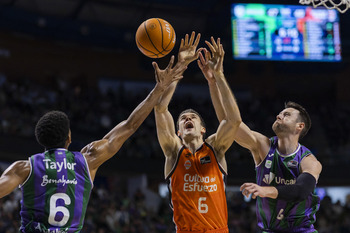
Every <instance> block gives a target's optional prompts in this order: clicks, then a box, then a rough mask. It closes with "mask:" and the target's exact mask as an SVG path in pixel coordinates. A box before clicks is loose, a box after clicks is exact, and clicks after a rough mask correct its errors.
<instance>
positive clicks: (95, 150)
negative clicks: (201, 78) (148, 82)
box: [81, 56, 186, 178]
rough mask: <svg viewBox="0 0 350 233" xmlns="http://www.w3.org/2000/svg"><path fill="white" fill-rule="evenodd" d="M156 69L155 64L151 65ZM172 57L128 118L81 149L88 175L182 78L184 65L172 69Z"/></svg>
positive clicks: (115, 151) (118, 147)
mask: <svg viewBox="0 0 350 233" xmlns="http://www.w3.org/2000/svg"><path fill="white" fill-rule="evenodd" d="M152 64H153V66H154V67H157V68H158V65H157V63H155V62H154V63H152ZM173 64H174V56H172V57H171V59H170V62H169V65H168V67H167V68H166V69H165V70H160V69H159V68H158V72H156V75H155V76H156V81H157V83H156V85H155V87H154V88H153V90H152V91H151V92H150V93H149V95H148V96H147V97H146V99H145V100H143V101H142V102H141V103H140V104H139V105H138V106H137V107H136V108H135V110H134V111H133V112H132V113H131V114H130V116H129V117H128V118H127V119H126V120H124V121H122V122H120V123H119V124H118V125H117V126H115V127H114V128H113V129H112V130H111V131H110V132H109V133H108V134H106V135H105V136H104V137H103V139H101V140H99V141H95V142H92V143H90V144H89V145H87V146H86V147H84V148H83V149H82V151H81V152H82V153H83V154H84V155H85V157H86V158H87V161H88V164H89V168H90V173H91V175H92V177H93V178H94V175H95V173H96V171H97V168H98V167H99V166H100V165H101V164H102V163H103V162H105V161H106V160H108V159H110V158H111V157H112V156H113V155H115V154H116V153H117V152H118V151H119V149H120V148H121V146H122V145H123V143H124V142H125V141H126V140H127V139H128V138H129V137H130V136H131V135H132V134H133V133H134V132H135V131H136V130H137V129H138V127H139V126H140V125H141V124H142V122H143V121H144V120H145V119H146V118H147V116H148V115H149V113H150V112H151V111H152V109H153V107H154V106H155V105H156V103H157V102H158V100H159V98H160V96H161V95H162V94H163V93H164V91H165V90H166V89H167V88H168V86H169V85H170V84H171V83H172V82H175V81H177V80H179V79H181V78H182V73H183V72H184V70H185V69H186V66H185V65H181V64H179V65H177V66H175V67H173Z"/></svg>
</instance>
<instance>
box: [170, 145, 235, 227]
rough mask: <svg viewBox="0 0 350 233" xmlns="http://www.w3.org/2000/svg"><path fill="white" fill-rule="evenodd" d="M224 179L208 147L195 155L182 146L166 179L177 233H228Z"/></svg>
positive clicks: (222, 171)
mask: <svg viewBox="0 0 350 233" xmlns="http://www.w3.org/2000/svg"><path fill="white" fill-rule="evenodd" d="M226 175H227V174H226V173H225V172H224V170H223V169H222V168H221V166H220V165H219V164H218V162H217V160H216V156H215V153H214V150H213V148H212V147H211V146H210V145H209V144H207V143H203V145H202V146H201V147H200V148H199V149H198V150H197V151H196V152H195V154H194V155H193V154H192V153H191V151H190V150H189V149H187V148H186V147H185V146H183V147H182V148H181V149H180V151H179V153H178V157H177V161H176V163H175V165H174V168H173V169H172V171H171V172H170V174H169V176H168V177H167V179H166V180H167V182H168V188H169V191H170V195H171V203H170V206H171V207H172V209H173V211H174V219H173V220H174V222H175V224H176V228H177V229H176V230H177V232H178V233H185V232H212V233H214V232H215V233H224V232H228V228H227V218H228V215H227V205H226V194H225V178H226Z"/></svg>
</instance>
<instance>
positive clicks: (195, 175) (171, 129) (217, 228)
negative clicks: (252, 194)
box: [155, 33, 241, 233]
mask: <svg viewBox="0 0 350 233" xmlns="http://www.w3.org/2000/svg"><path fill="white" fill-rule="evenodd" d="M194 37H195V35H194V33H192V36H191V38H190V40H188V35H186V37H185V40H184V41H182V43H181V46H180V51H179V59H178V60H179V61H178V62H180V63H181V62H185V61H183V60H185V59H183V57H185V54H186V53H188V52H189V51H192V53H191V54H193V56H192V57H191V58H190V56H187V59H186V60H187V61H193V60H195V59H196V58H198V56H200V57H201V61H202V62H203V63H201V61H199V62H200V63H201V66H205V67H207V68H208V69H210V70H211V71H212V73H213V74H214V76H213V78H214V79H215V82H216V85H217V87H218V89H219V90H220V92H221V94H222V97H221V98H224V99H225V103H224V106H225V108H226V109H225V110H226V111H225V117H224V118H223V120H222V121H221V122H220V125H219V127H218V129H217V131H216V133H215V134H213V135H211V136H209V137H208V138H207V139H205V140H204V134H205V130H206V129H205V124H204V121H203V119H202V118H201V116H200V115H199V114H198V113H197V112H196V111H194V110H192V109H187V110H185V111H183V112H182V113H181V114H180V116H179V118H178V120H177V134H176V133H175V124H174V120H173V117H172V115H171V114H170V112H169V111H168V105H169V102H170V100H171V97H172V96H173V94H174V91H175V88H176V84H177V83H172V84H171V85H170V86H169V87H168V89H167V90H166V91H165V92H164V93H163V95H162V97H161V99H160V101H159V103H158V104H157V105H156V106H155V118H156V126H157V134H158V140H159V143H160V145H161V148H162V150H163V152H164V155H165V170H164V175H165V178H166V180H167V182H168V188H169V191H170V196H171V203H170V206H171V207H172V209H173V211H174V218H173V219H174V222H175V225H176V232H177V233H188V232H210V233H228V232H229V231H228V226H227V221H228V214H227V204H226V195H225V177H226V175H227V164H226V160H225V152H226V151H227V149H228V148H229V147H230V146H231V145H232V143H233V141H234V136H235V133H236V131H237V129H238V127H239V125H240V123H241V117H240V113H239V109H238V107H237V104H236V101H235V98H234V96H233V94H232V92H231V90H230V88H229V86H228V84H227V82H226V80H225V76H224V73H223V59H224V50H223V47H222V45H221V44H220V43H215V41H212V42H213V43H212V44H210V43H209V42H206V43H207V44H208V46H209V48H210V50H211V53H209V52H208V51H207V52H206V55H205V57H206V58H207V59H204V57H203V55H202V54H201V50H202V49H199V50H197V52H195V50H196V47H197V45H198V41H199V39H198V36H197V39H196V41H195V42H194ZM181 48H187V50H183V49H181ZM214 101H218V100H214Z"/></svg>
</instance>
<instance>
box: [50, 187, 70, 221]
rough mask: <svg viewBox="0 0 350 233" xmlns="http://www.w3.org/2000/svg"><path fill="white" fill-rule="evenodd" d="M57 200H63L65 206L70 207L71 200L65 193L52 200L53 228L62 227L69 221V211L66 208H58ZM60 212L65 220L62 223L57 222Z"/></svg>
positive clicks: (56, 195)
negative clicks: (56, 218)
mask: <svg viewBox="0 0 350 233" xmlns="http://www.w3.org/2000/svg"><path fill="white" fill-rule="evenodd" d="M57 200H62V201H63V203H64V205H70V203H71V200H70V197H69V196H68V195H67V194H65V193H56V194H54V195H52V196H51V198H50V214H49V220H48V221H49V224H50V225H52V226H57V227H62V226H64V225H65V224H66V223H67V222H68V220H69V210H68V209H67V208H66V207H65V206H57ZM59 212H60V213H62V214H63V218H62V219H61V220H60V221H56V220H55V217H56V215H57V213H59Z"/></svg>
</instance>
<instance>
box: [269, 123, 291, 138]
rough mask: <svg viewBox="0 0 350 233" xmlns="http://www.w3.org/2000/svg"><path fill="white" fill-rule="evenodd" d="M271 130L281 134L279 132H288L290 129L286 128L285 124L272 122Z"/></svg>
mask: <svg viewBox="0 0 350 233" xmlns="http://www.w3.org/2000/svg"><path fill="white" fill-rule="evenodd" d="M272 130H273V132H275V134H276V135H278V134H281V133H288V132H289V131H290V129H289V128H288V126H287V125H284V124H280V123H277V122H274V123H273V125H272Z"/></svg>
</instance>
